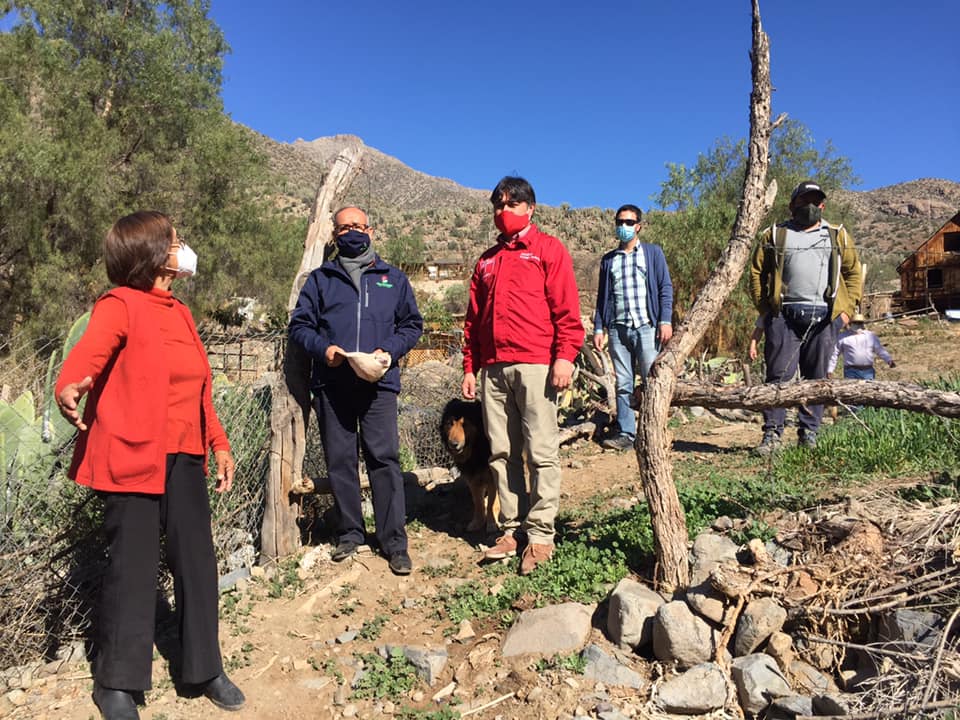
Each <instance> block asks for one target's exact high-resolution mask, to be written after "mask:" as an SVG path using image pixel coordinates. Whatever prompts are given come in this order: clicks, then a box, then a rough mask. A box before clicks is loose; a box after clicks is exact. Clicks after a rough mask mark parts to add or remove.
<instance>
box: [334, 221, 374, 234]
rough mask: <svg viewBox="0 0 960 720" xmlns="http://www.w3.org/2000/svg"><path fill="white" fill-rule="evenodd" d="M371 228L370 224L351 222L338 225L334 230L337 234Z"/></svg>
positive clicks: (363, 230) (364, 230)
mask: <svg viewBox="0 0 960 720" xmlns="http://www.w3.org/2000/svg"><path fill="white" fill-rule="evenodd" d="M369 229H370V226H369V225H361V224H360V223H349V224H348V225H337V226H336V227H334V228H333V232H334V233H335V234H337V235H340V234H341V233H345V232H348V231H350V230H359V231H360V232H366V231H367V230H369Z"/></svg>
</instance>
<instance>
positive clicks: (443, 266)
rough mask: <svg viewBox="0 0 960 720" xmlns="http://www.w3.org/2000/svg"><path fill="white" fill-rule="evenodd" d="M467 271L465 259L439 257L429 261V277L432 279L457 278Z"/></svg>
mask: <svg viewBox="0 0 960 720" xmlns="http://www.w3.org/2000/svg"><path fill="white" fill-rule="evenodd" d="M464 271H465V266H464V263H463V260H460V259H457V258H438V259H436V260H430V261H428V262H427V277H428V278H430V279H431V280H455V279H456V278H459V277H462V276H463V273H464Z"/></svg>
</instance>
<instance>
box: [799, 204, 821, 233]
mask: <svg viewBox="0 0 960 720" xmlns="http://www.w3.org/2000/svg"><path fill="white" fill-rule="evenodd" d="M820 216H821V210H820V206H819V205H814V204H813V203H809V204H807V205H801V206H800V207H795V208H794V209H793V221H794V222H795V223H796V224H797V227H799V228H802V229H806V228H808V227H812V226H814V225H817V224H819V222H820Z"/></svg>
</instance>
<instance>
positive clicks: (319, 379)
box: [289, 207, 423, 575]
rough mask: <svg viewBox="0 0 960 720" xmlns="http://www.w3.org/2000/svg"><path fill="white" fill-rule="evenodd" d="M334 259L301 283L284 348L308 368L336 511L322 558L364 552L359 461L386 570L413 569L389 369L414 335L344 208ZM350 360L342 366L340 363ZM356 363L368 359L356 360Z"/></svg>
mask: <svg viewBox="0 0 960 720" xmlns="http://www.w3.org/2000/svg"><path fill="white" fill-rule="evenodd" d="M333 224H334V230H333V237H334V241H335V243H336V247H337V254H336V256H335V257H334V258H332V259H330V260H327V261H326V262H324V263H323V264H322V265H321V266H320V267H319V268H317V269H316V270H314V271H313V272H312V273H310V276H309V277H308V278H307V281H306V283H305V284H304V286H303V289H302V290H301V291H300V297H299V298H298V299H297V305H296V307H295V308H294V310H293V314H292V315H291V317H290V327H289V332H290V339H291V340H292V341H293V342H296V343H299V344H300V345H301V346H302V347H303V348H304V349H305V350H306V351H307V354H308V355H309V356H310V357H311V358H312V359H313V370H312V373H311V390H312V391H313V396H314V408H315V409H316V411H317V420H318V422H319V424H320V437H321V439H322V441H323V451H324V454H325V455H326V461H327V472H328V474H329V476H330V486H331V489H332V491H333V498H334V501H335V502H336V504H337V508H338V510H339V511H340V512H339V514H340V526H339V527H338V528H337V536H338V540H337V547H336V549H335V550H334V551H333V553H332V555H331V557H332V559H333V560H334V561H335V562H341V561H343V560H346V559H347V558H349V557H352V556H353V555H354V554H355V553H356V551H357V548H358V547H359V546H360V545H362V544H363V542H364V524H363V514H362V511H361V501H360V479H359V471H358V460H359V456H358V451H357V444H358V439H359V444H360V446H362V447H363V454H364V460H365V462H366V467H367V470H368V473H369V478H370V489H371V491H372V493H373V514H374V520H375V521H376V534H377V541H378V542H379V544H380V550H381V552H382V553H383V554H384V555H385V556H386V557H387V558H388V559H389V561H390V569H391V570H392V571H393V572H394V573H396V574H397V575H407V574H409V573H410V571H411V570H412V569H413V564H412V562H411V561H410V555H409V553H408V551H407V532H406V527H405V526H406V500H405V497H404V492H403V478H402V476H401V474H400V440H399V436H398V433H397V395H398V393H399V392H400V368H399V366H398V364H397V361H398V360H399V359H400V358H401V357H403V356H404V355H405V354H406V353H407V352H408V351H410V350H411V349H412V348H413V346H414V345H416V344H417V340H419V339H420V335H421V334H422V332H423V317H421V315H420V312H419V311H418V310H417V303H416V300H415V299H414V296H413V289H412V288H411V287H410V281H409V280H408V279H407V276H406V275H404V274H403V272H401V271H400V270H399V269H397V268H395V267H393V266H392V265H388V264H387V263H385V262H384V261H383V260H382V259H381V258H380V257H379V256H378V255H377V254H376V253H375V252H374V250H373V245H372V244H371V238H372V237H373V229H372V228H371V227H370V225H369V223H368V221H367V214H366V213H365V212H364V211H363V210H361V209H360V208H358V207H345V208H343V209H342V210H339V211H337V213H336V214H335V215H334V217H333ZM348 353H350V354H351V355H352V357H351V362H347V361H346V358H347V354H348ZM356 353H369V355H367V356H365V357H363V358H359V359H358V358H356V357H355V356H353V355H354V354H356ZM358 360H367V361H371V360H372V361H373V364H374V366H377V365H378V364H380V363H382V368H381V370H380V373H382V377H379V379H376V376H377V375H380V373H374V374H373V375H371V374H370V373H368V372H363V369H362V368H361V367H360V366H359V364H358V365H357V367H358V370H356V371H355V370H354V367H355V365H354V361H358Z"/></svg>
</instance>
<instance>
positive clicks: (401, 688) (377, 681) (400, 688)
mask: <svg viewBox="0 0 960 720" xmlns="http://www.w3.org/2000/svg"><path fill="white" fill-rule="evenodd" d="M358 657H359V659H360V660H362V661H363V669H364V673H363V676H362V677H361V678H360V680H359V681H358V682H357V684H356V686H355V687H354V691H353V697H355V698H382V697H387V698H391V699H394V700H396V699H399V698H401V697H404V696H405V695H406V694H407V693H409V692H410V691H411V690H412V689H413V687H414V686H415V685H416V684H417V673H416V670H415V669H414V667H413V665H412V664H411V663H410V661H409V660H407V658H406V657H405V656H404V654H403V652H402V651H401V650H399V649H398V648H392V649H391V650H390V657H388V658H386V659H384V658H382V657H380V656H379V655H376V654H374V653H365V654H363V655H359V656H358Z"/></svg>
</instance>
